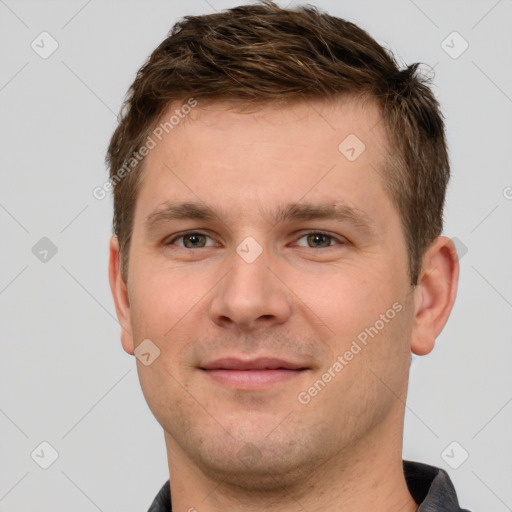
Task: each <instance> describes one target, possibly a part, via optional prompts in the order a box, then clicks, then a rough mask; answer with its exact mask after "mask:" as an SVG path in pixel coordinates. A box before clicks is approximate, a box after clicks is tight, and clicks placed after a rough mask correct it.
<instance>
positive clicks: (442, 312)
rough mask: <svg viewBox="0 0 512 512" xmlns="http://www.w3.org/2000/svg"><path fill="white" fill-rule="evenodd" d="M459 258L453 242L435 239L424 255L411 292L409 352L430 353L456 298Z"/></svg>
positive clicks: (445, 239) (439, 238)
mask: <svg viewBox="0 0 512 512" xmlns="http://www.w3.org/2000/svg"><path fill="white" fill-rule="evenodd" d="M458 281H459V259H458V256H457V250H456V248H455V244H454V243H453V242H452V240H451V239H450V238H448V237H446V236H439V237H437V238H436V239H435V240H434V241H433V242H432V244H431V246H430V247H429V249H428V250H427V252H426V253H425V256H424V258H423V265H422V269H421V273H420V277H419V279H418V284H417V286H416V289H415V291H414V308H415V314H414V324H413V331H412V339H411V351H412V352H413V353H414V354H416V355H425V354H428V353H429V352H431V351H432V349H433V348H434V345H435V341H436V338H437V336H439V334H440V333H441V331H442V330H443V328H444V326H445V324H446V322H447V321H448V317H449V316H450V313H451V311H452V308H453V304H454V302H455V297H456V296H457V285H458Z"/></svg>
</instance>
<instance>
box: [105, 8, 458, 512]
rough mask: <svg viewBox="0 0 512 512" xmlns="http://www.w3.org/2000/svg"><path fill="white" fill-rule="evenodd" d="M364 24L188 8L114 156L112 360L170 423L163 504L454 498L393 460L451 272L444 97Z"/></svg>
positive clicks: (365, 503)
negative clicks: (115, 344) (116, 329)
mask: <svg viewBox="0 0 512 512" xmlns="http://www.w3.org/2000/svg"><path fill="white" fill-rule="evenodd" d="M416 67H417V66H416V65H414V66H410V67H408V68H406V69H403V70H400V69H399V68H398V67H397V64H396V62H395V60H394V59H393V57H392V56H391V55H390V54H389V53H388V52H387V51H385V50H384V49H383V48H382V47H381V46H380V45H379V44H377V43H376V41H374V40H373V39H372V38H371V37H370V36H369V35H368V34H367V33H366V32H364V31H363V30H361V29H360V28H358V27H357V26H355V25H353V24H351V23H348V22H346V21H344V20H341V19H338V18H335V17H331V16H329V15H327V14H324V13H321V12H319V11H317V10H315V9H314V8H308V7H300V8H298V9H296V10H287V9H281V8H279V7H278V6H277V5H275V4H273V3H271V2H263V3H261V4H257V5H247V6H241V7H237V8H234V9H230V10H227V11H223V12H220V13H216V14H212V15H207V16H189V17H186V18H185V19H184V20H183V21H181V22H179V23H178V24H177V25H176V26H175V27H174V28H173V29H172V31H171V33H170V35H169V37H168V38H167V39H165V40H164V41H163V42H162V43H161V45H160V46H159V47H158V48H157V49H156V50H155V51H154V52H153V54H152V55H151V57H150V58H149V59H148V61H147V63H146V64H145V65H144V66H143V67H142V68H141V69H140V70H139V72H138V74H137V77H136V79H135V81H134V83H133V84H132V86H131V88H130V91H129V95H128V97H127V100H126V104H125V108H124V109H123V113H122V116H121V119H120V123H119V126H118V127H117V129H116V131H115V133H114V135H113V137H112V140H111V143H110V146H109V149H108V155H107V162H108V165H109V167H110V177H111V182H112V187H113V193H114V236H113V237H112V240H111V244H110V263H109V276H110V284H111V288H112V292H113V297H114V301H115V306H116V311H117V315H118V318H119V322H120V324H121V327H122V332H121V339H122V345H123V348H124V350H125V351H126V352H127V353H129V354H133V355H135V356H136V357H137V369H138V374H139V378H140V382H141V386H142V390H143V392H144V396H145V398H146V400H147V402H148V405H149V407H150V409H151V411H152V412H153V414H154V415H155V417H156V419H157V420H158V422H159V423H160V424H161V426H162V428H163V429H164V435H165V442H166V448H167V457H168V463H169V475H170V480H169V481H168V482H166V483H165V485H164V486H163V487H162V489H161V491H160V493H159V494H158V496H157V497H156V498H155V500H154V503H153V505H152V506H151V508H150V511H152V512H157V511H158V512H160V511H162V512H163V511H170V510H171V507H172V510H173V511H175V512H176V511H177V512H184V511H196V510H197V511H199V512H213V511H222V512H224V511H230V512H232V511H233V512H241V511H244V512H245V511H260V510H272V511H277V512H289V511H299V510H300V511H305V510H307V511H309V512H313V511H320V510H321V511H324V512H334V511H339V510H350V511H352V512H357V511H368V510H378V511H382V512H384V511H398V510H400V511H402V512H411V511H415V510H419V511H423V512H427V511H428V512H433V511H450V512H452V511H460V510H461V509H460V508H459V505H458V502H457V498H456V495H455V491H454V489H453V486H452V484H451V482H450V479H449V477H448V475H447V473H445V472H444V471H442V470H440V469H438V468H434V467H430V466H426V465H423V464H418V463H413V462H408V461H402V456H401V449H402V433H403V420H404V407H405V399H406V394H407V385H408V373H409V365H410V357H411V352H412V353H414V354H418V355H423V354H427V353H429V352H430V351H431V350H432V349H433V347H434V343H435V339H436V337H437V336H438V335H439V333H440V332H441V330H442V329H443V327H444V325H445V323H446V321H447V319H448V317H449V314H450V312H451V309H452V306H453V303H454V300H455V296H456V290H457V282H458V275H459V265H458V259H457V254H456V250H455V247H454V244H453V242H452V241H451V240H450V239H449V238H447V237H445V236H441V231H442V214H443V206H444V197H445V190H446V186H447V182H448V179H449V163H448V158H447V151H446V145H445V138H444V125H443V120H442V116H441V114H440V111H439V106H438V103H437V101H436V99H435V98H434V96H433V95H432V92H431V91H430V89H429V87H428V86H427V85H426V84H425V83H424V82H422V81H421V79H420V78H419V77H418V76H417V74H416Z"/></svg>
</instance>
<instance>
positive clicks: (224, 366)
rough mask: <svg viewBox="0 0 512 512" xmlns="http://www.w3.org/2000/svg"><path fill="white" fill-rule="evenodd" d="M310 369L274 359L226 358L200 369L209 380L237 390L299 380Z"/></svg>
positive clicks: (261, 387)
mask: <svg viewBox="0 0 512 512" xmlns="http://www.w3.org/2000/svg"><path fill="white" fill-rule="evenodd" d="M309 369H310V368H308V367H306V366H304V365H301V364H298V363H293V362H290V361H284V360H282V359H274V358H259V359H253V360H250V361H243V360H241V359H236V358H224V359H217V360H215V361H212V362H210V363H208V364H206V365H204V366H202V367H200V370H202V371H203V372H204V373H205V374H206V375H207V376H208V377H209V378H211V379H213V380H215V381H216V382H218V383H220V384H223V385H226V386H228V387H231V388H235V389H264V388H268V387H270V386H272V385H275V384H278V383H282V382H286V381H290V380H292V379H294V378H297V377H298V376H299V375H302V374H303V373H304V372H306V371H307V370H309Z"/></svg>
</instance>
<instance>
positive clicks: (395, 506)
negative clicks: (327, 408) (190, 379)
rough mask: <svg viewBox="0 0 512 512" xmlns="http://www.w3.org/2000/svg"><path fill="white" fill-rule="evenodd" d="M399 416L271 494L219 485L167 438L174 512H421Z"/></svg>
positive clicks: (221, 482) (391, 418)
mask: <svg viewBox="0 0 512 512" xmlns="http://www.w3.org/2000/svg"><path fill="white" fill-rule="evenodd" d="M395 412H396V411H395ZM394 415H395V416H396V414H394ZM398 416H399V417H394V418H393V417H388V419H387V420H388V421H386V422H384V424H381V425H379V426H378V427H376V428H375V429H374V430H373V431H372V432H371V433H369V435H367V436H365V437H364V439H361V440H358V441H357V442H355V443H354V444H353V445H352V446H351V447H350V448H348V449H345V450H343V452H339V453H337V454H332V455H331V456H330V457H329V459H327V460H325V462H324V464H322V465H321V466H320V467H317V468H315V470H314V471H313V472H303V473H302V474H301V475H302V476H301V477H297V478H294V479H293V480H292V483H290V484H289V485H288V486H280V487H278V488H277V489H272V490H265V491H261V490H254V489H246V488H241V487H240V486H238V485H236V484H232V483H231V482H230V481H229V478H224V480H222V479H220V478H217V479H216V478H215V476H214V475H211V474H206V473H205V472H203V471H201V470H200V469H199V468H198V467H197V465H195V464H193V463H192V461H191V460H190V459H189V458H188V457H187V455H186V454H185V453H184V452H183V451H182V450H181V449H180V447H179V446H178V444H177V443H176V442H175V440H174V439H173V438H172V437H171V436H170V435H168V434H167V433H166V434H165V440H166V445H167V456H168V462H169V473H170V480H171V497H172V507H173V510H175V511H176V512H185V511H194V510H197V511H199V512H221V511H225V510H229V511H232V512H260V511H261V510H267V509H268V510H273V511H275V512H291V511H296V510H308V511H309V512H320V511H322V512H338V511H339V510H350V511H351V512H363V511H364V512H366V511H368V510H378V511H379V512H388V511H389V512H396V511H400V512H416V511H417V508H418V505H417V504H416V503H415V501H414V500H413V498H412V496H411V495H410V493H409V490H408V488H407V484H406V481H405V477H404V473H403V466H402V455H401V450H402V429H401V428H396V425H397V424H398V425H401V424H402V419H401V418H400V414H398ZM397 420H398V423H397ZM390 425H392V426H393V427H394V430H393V429H390ZM390 432H391V435H390Z"/></svg>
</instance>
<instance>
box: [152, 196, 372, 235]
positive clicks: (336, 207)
mask: <svg viewBox="0 0 512 512" xmlns="http://www.w3.org/2000/svg"><path fill="white" fill-rule="evenodd" d="M264 213H266V214H267V217H268V218H269V219H270V221H271V222H273V223H274V224H279V223H284V222H290V221H307V220H318V219H325V220H329V219H332V220H336V221H339V222H347V223H349V224H352V225H353V226H354V227H356V228H358V229H361V230H362V231H364V232H365V233H367V234H373V233H374V230H375V225H374V223H373V222H372V221H371V219H370V218H369V216H368V215H367V214H366V213H365V212H364V211H362V210H360V209H359V208H356V207H354V206H350V205H348V204H346V203H344V202H330V203H300V204H299V203H288V204H285V205H279V206H278V207H277V208H276V209H275V210H274V211H273V212H271V213H270V214H268V213H267V212H264ZM222 216H223V214H222V211H220V212H217V211H216V210H215V209H214V208H212V207H210V206H208V205H206V204H204V203H196V202H175V203H170V202H166V203H164V206H163V207H159V208H158V209H156V210H154V211H153V212H152V213H150V214H149V215H148V216H147V217H146V220H145V229H146V231H148V232H149V231H153V230H155V229H157V228H158V227H159V226H160V225H162V224H166V223H167V222H171V221H173V220H206V221H208V220H210V221H211V220H221V218H222Z"/></svg>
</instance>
